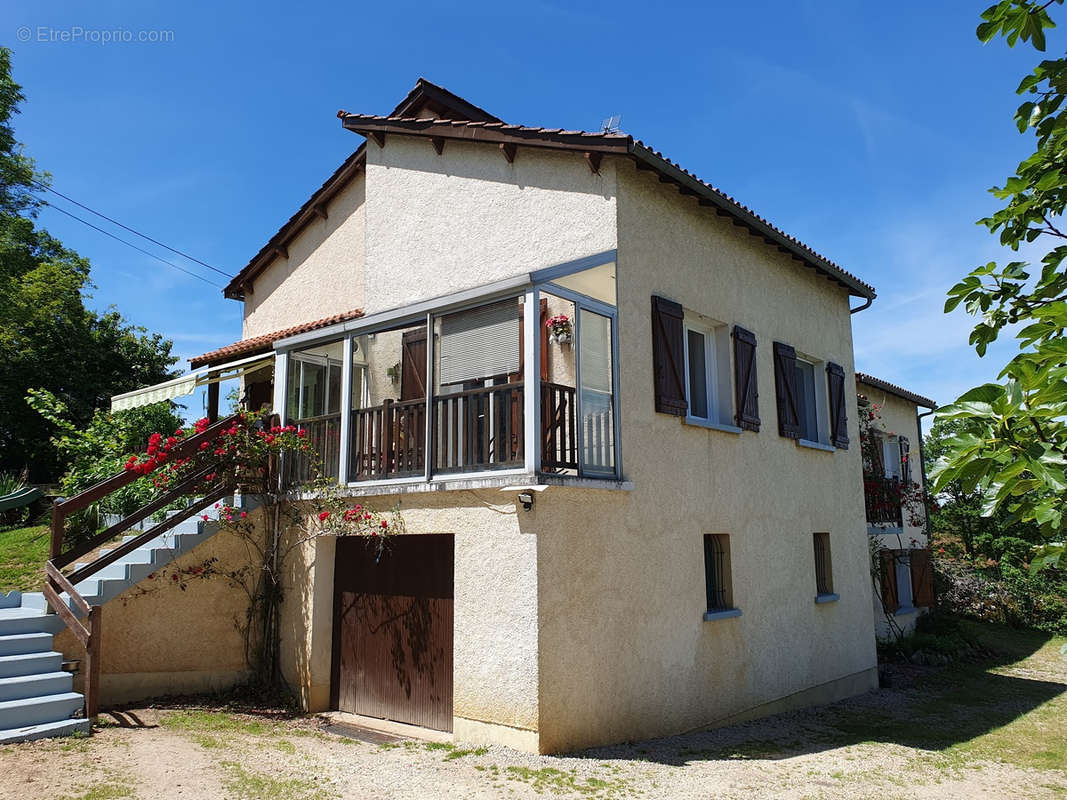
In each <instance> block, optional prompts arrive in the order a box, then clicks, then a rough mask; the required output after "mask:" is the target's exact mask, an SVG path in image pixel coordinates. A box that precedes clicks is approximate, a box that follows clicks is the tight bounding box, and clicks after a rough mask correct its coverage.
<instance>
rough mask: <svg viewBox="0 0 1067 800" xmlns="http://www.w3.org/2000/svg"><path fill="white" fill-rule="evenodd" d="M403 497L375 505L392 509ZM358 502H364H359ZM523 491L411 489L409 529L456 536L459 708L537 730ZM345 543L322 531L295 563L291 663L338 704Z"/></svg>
mask: <svg viewBox="0 0 1067 800" xmlns="http://www.w3.org/2000/svg"><path fill="white" fill-rule="evenodd" d="M397 500H398V498H396V497H378V498H375V499H374V501H373V502H369V501H364V502H365V504H366V505H368V506H369V507H372V508H376V509H378V510H382V511H386V510H389V509H391V508H393V506H394V504H395V503H396V502H397ZM353 502H356V501H353ZM515 506H516V503H515V500H514V494H502V493H500V492H497V491H484V492H483V491H463V492H447V493H441V494H421V495H410V496H406V497H404V499H403V504H402V507H401V513H402V515H403V518H404V523H405V526H406V531H405V533H404V534H401V535H405V536H410V535H418V534H429V533H450V534H453V535H454V537H455V585H454V595H455V599H454V607H453V610H454V626H453V628H454V642H453V653H454V656H453V658H454V671H453V714H454V716H455V717H456V718H457V728H458V727H459V726H461V724H462V723H463V721H466V720H470V721H473V722H479V723H491V724H493V725H496V726H504V727H505V728H509V729H516V730H518V731H526V732H529V731H536V730H537V724H538V712H537V708H538V706H537V691H538V681H537V668H538V667H537V664H538V661H537V588H536V587H537V553H536V537H534V536H531V535H528V533H527V532H526V531H523V530H521V529H520V526H519V524H518V522H517V519H516V510H515ZM334 554H335V542H334V540H331V539H328V538H320V539H317V540H315V543H314V544H312V545H308V546H306V547H305V549H304V550H303V551H302V552H298V553H297V554H295V557H294V558H293V559H292V560H291V562H290V563H289V565H288V566H289V569H288V572H287V580H286V587H285V591H286V601H285V603H284V605H283V612H282V653H283V660H282V667H283V671H284V674H285V676H286V678H287V680H289V682H290V683H291V684H292V685H293V686H294V687H295V688H297V689H298V690H299V693H300V696H301V698H302V700H303V702H304V703H305V706H306V707H308V708H310V709H311V710H316V711H317V710H323V709H325V708H327V707H328V702H329V686H330V663H331V661H330V658H331V653H332V647H333V644H332V636H333V628H332V620H333V574H334V566H335V564H334ZM497 740H498V741H499V738H498V739H497Z"/></svg>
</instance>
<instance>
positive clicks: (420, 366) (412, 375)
mask: <svg viewBox="0 0 1067 800" xmlns="http://www.w3.org/2000/svg"><path fill="white" fill-rule="evenodd" d="M425 396H426V328H420V329H419V330H416V331H405V332H404V335H403V336H402V337H401V364H400V399H401V400H418V399H419V398H421V397H425Z"/></svg>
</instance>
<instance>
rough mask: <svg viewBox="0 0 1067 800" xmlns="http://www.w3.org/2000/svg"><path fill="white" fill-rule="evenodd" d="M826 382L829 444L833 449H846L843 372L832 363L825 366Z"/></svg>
mask: <svg viewBox="0 0 1067 800" xmlns="http://www.w3.org/2000/svg"><path fill="white" fill-rule="evenodd" d="M826 380H827V383H828V385H829V388H830V442H831V443H832V444H833V446H834V447H839V448H840V449H842V450H847V449H848V407H847V406H846V405H845V370H844V369H842V368H841V365H840V364H835V363H833V362H832V361H831V362H830V363H828V364H827V365H826Z"/></svg>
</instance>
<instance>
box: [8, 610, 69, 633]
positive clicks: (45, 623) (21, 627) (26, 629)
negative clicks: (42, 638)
mask: <svg viewBox="0 0 1067 800" xmlns="http://www.w3.org/2000/svg"><path fill="white" fill-rule="evenodd" d="M56 623H59V624H58V626H57V625H56ZM62 627H63V623H62V622H61V621H60V620H59V619H57V618H56V617H55V616H54V615H51V614H45V613H44V611H43V610H42V609H38V608H0V636H8V635H10V634H13V633H58V632H59V630H60V628H62Z"/></svg>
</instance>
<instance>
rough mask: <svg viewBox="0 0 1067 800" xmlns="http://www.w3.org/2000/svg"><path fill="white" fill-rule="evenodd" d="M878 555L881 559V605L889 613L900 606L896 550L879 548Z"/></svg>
mask: <svg viewBox="0 0 1067 800" xmlns="http://www.w3.org/2000/svg"><path fill="white" fill-rule="evenodd" d="M878 556H879V559H880V561H881V580H880V581H879V582H880V583H881V584H882V607H883V608H884V609H885V610H886V611H888V612H889V613H893V612H894V611H896V610H897V609H898V608H899V607H900V603H899V602H898V601H897V563H896V562H897V559H896V551H894V550H880V551H878Z"/></svg>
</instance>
